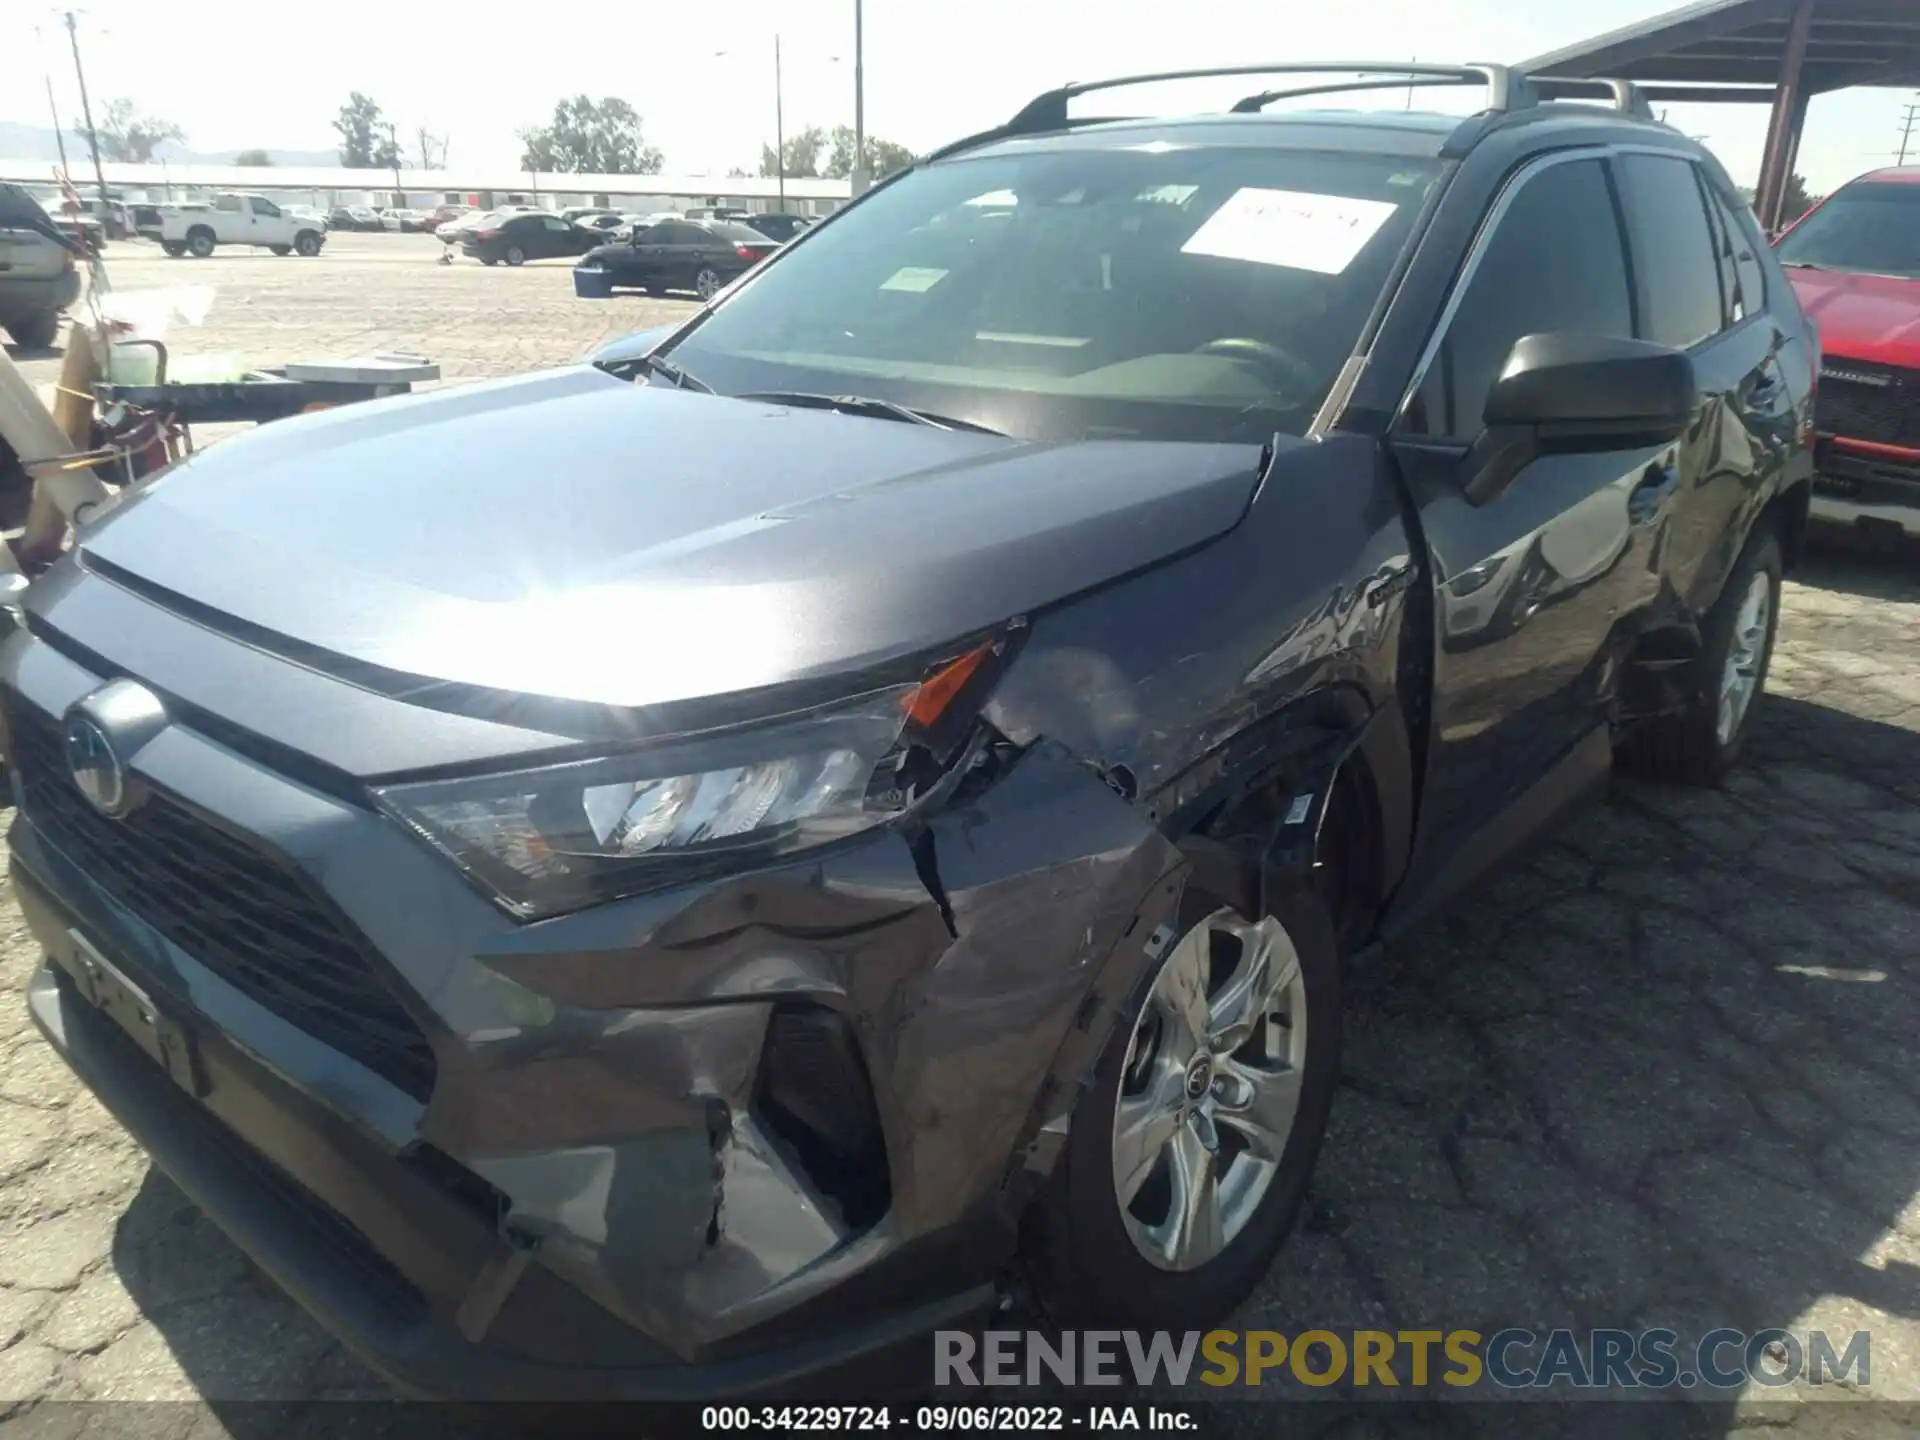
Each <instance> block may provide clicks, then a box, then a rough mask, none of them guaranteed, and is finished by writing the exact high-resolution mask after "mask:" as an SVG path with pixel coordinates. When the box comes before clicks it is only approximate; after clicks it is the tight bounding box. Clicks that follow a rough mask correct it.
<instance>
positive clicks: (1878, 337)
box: [1787, 270, 1920, 369]
mask: <svg viewBox="0 0 1920 1440" xmlns="http://www.w3.org/2000/svg"><path fill="white" fill-rule="evenodd" d="M1787 278H1788V279H1790V280H1791V281H1792V282H1793V289H1794V293H1795V294H1797V295H1798V296H1799V297H1800V308H1801V309H1803V310H1805V311H1806V312H1807V318H1808V319H1810V320H1812V321H1813V323H1814V324H1815V325H1816V326H1817V327H1818V328H1819V331H1820V349H1821V352H1822V353H1823V354H1824V355H1826V356H1828V357H1829V358H1835V359H1838V358H1843V357H1844V358H1846V359H1849V360H1866V361H1870V362H1873V363H1875V364H1880V365H1900V366H1905V367H1908V368H1910V369H1911V368H1920V280H1902V279H1899V278H1896V277H1894V276H1890V275H1851V274H1847V273H1846V272H1844V271H1840V270H1789V271H1787Z"/></svg>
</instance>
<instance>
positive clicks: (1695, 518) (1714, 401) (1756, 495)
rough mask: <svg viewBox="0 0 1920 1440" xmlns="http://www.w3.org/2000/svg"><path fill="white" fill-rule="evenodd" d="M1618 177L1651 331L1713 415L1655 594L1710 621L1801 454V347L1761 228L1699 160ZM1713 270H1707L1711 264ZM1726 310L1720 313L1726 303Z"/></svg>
mask: <svg viewBox="0 0 1920 1440" xmlns="http://www.w3.org/2000/svg"><path fill="white" fill-rule="evenodd" d="M1614 165H1615V171H1616V174H1617V176H1618V179H1619V184H1620V187H1621V196H1622V199H1623V200H1624V201H1625V202H1626V204H1627V216H1628V227H1627V233H1628V240H1629V243H1630V245H1631V247H1632V255H1633V265H1634V274H1635V277H1636V279H1637V280H1638V281H1639V283H1640V285H1641V287H1642V291H1643V296H1642V303H1641V306H1640V314H1641V324H1642V331H1643V333H1644V334H1645V335H1646V337H1647V338H1648V339H1653V340H1659V341H1661V342H1662V343H1665V344H1671V345H1674V346H1677V347H1679V348H1682V349H1686V350H1688V351H1690V352H1691V353H1692V355H1693V361H1694V373H1695V375H1696V376H1697V377H1698V379H1699V381H1700V388H1701V393H1702V397H1703V401H1704V403H1703V405H1702V409H1701V416H1700V426H1699V434H1698V435H1697V436H1690V437H1689V439H1688V444H1687V447H1686V449H1685V450H1684V452H1683V456H1682V466H1681V469H1682V472H1683V475H1684V477H1685V484H1684V486H1683V488H1682V489H1681V490H1680V492H1679V493H1678V494H1677V495H1676V496H1675V497H1674V515H1673V522H1672V537H1673V543H1672V544H1671V545H1670V546H1668V547H1667V549H1666V551H1665V553H1664V556H1663V560H1664V563H1663V565H1662V567H1661V570H1660V572H1659V573H1658V575H1656V576H1652V577H1649V583H1650V584H1658V585H1663V586H1670V587H1671V590H1672V593H1673V594H1674V596H1675V597H1676V598H1677V599H1678V600H1679V601H1680V602H1681V604H1682V605H1683V606H1684V607H1685V610H1686V612H1687V613H1689V614H1690V615H1691V616H1693V617H1699V616H1702V615H1704V613H1705V612H1706V611H1707V610H1708V609H1709V608H1711V607H1712V605H1713V603H1714V602H1715V600H1716V599H1718V598H1719V595H1720V591H1721V587H1722V585H1723V584H1724V583H1725V580H1726V576H1727V573H1728V571H1729V570H1731V569H1732V567H1733V563H1734V561H1735V560H1736V559H1737V558H1738V557H1737V554H1736V553H1735V552H1736V548H1737V547H1738V545H1739V544H1740V543H1741V540H1742V538H1743V537H1744V536H1745V534H1746V531H1747V525H1746V524H1745V523H1744V518H1743V517H1750V516H1751V515H1752V513H1753V512H1754V511H1756V510H1757V509H1758V508H1759V507H1760V506H1761V505H1763V504H1764V503H1765V502H1766V499H1767V497H1768V496H1770V495H1771V494H1772V493H1773V490H1774V488H1775V487H1776V486H1777V485H1778V484H1779V483H1780V480H1781V477H1782V472H1783V471H1784V470H1785V468H1786V465H1787V463H1788V457H1789V455H1790V454H1791V453H1792V452H1793V450H1794V447H1795V446H1796V444H1797V443H1798V436H1797V433H1796V424H1795V419H1796V417H1795V413H1794V393H1795V390H1796V388H1802V387H1798V386H1796V383H1795V381H1794V378H1793V377H1792V376H1790V374H1789V371H1790V370H1793V371H1798V370H1803V369H1805V368H1806V366H1805V362H1804V361H1803V360H1800V361H1799V363H1798V364H1796V361H1797V360H1798V357H1797V356H1795V355H1794V354H1792V353H1790V351H1791V349H1792V347H1794V346H1796V345H1797V344H1799V341H1798V338H1797V337H1795V336H1793V335H1791V334H1789V333H1788V331H1787V330H1786V329H1784V328H1783V327H1782V326H1781V323H1780V317H1779V315H1778V314H1777V313H1776V312H1775V311H1774V309H1773V308H1772V307H1771V306H1770V305H1769V304H1768V298H1769V297H1768V293H1767V281H1766V274H1765V270H1764V268H1763V266H1762V265H1761V263H1760V258H1759V251H1760V249H1761V248H1762V245H1761V241H1760V239H1759V227H1758V226H1757V225H1755V224H1754V223H1753V222H1752V221H1751V220H1750V219H1749V220H1747V221H1745V222H1744V223H1743V222H1742V221H1741V220H1740V218H1739V217H1738V214H1737V212H1736V208H1735V207H1736V206H1738V208H1739V209H1745V206H1744V204H1743V203H1741V202H1738V201H1737V200H1734V201H1730V200H1729V199H1728V198H1727V197H1726V196H1725V195H1723V193H1722V192H1721V190H1720V188H1719V186H1718V185H1717V184H1716V182H1715V181H1714V178H1713V177H1712V176H1711V175H1709V174H1708V173H1707V172H1706V171H1705V170H1703V169H1702V168H1701V167H1700V166H1699V165H1697V164H1695V163H1694V162H1693V161H1692V160H1691V159H1690V158H1688V157H1684V156H1679V155H1653V154H1627V155H1622V156H1620V157H1618V158H1617V159H1616V160H1615V162H1614ZM1709 258H1710V259H1711V260H1712V261H1713V263H1712V264H1708V263H1707V261H1708V259H1709ZM1716 302H1717V303H1716Z"/></svg>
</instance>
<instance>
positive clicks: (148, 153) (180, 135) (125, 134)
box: [96, 99, 186, 165]
mask: <svg viewBox="0 0 1920 1440" xmlns="http://www.w3.org/2000/svg"><path fill="white" fill-rule="evenodd" d="M96 133H97V134H98V135H99V137H100V158H101V159H102V160H120V161H125V162H127V163H129V164H133V165H145V164H148V163H150V162H151V161H152V160H153V152H154V151H155V150H157V149H159V148H160V147H161V146H162V145H164V144H166V143H167V142H168V141H169V140H184V139H186V131H184V130H182V129H181V128H180V127H179V126H178V125H175V124H174V123H173V122H172V121H171V120H154V119H151V118H148V117H143V116H141V115H140V114H139V113H138V112H136V111H135V110H134V108H133V101H131V100H125V99H121V100H109V101H108V102H107V109H106V113H105V115H104V116H103V117H102V119H101V121H100V125H99V127H98V129H97V131H96Z"/></svg>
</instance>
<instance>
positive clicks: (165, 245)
mask: <svg viewBox="0 0 1920 1440" xmlns="http://www.w3.org/2000/svg"><path fill="white" fill-rule="evenodd" d="M160 248H161V249H162V250H164V251H166V252H167V254H168V255H169V256H171V257H172V258H173V259H175V260H178V259H179V258H180V257H181V256H182V255H184V254H186V253H187V244H186V242H185V241H184V240H162V241H161V242H160Z"/></svg>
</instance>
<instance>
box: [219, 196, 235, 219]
mask: <svg viewBox="0 0 1920 1440" xmlns="http://www.w3.org/2000/svg"><path fill="white" fill-rule="evenodd" d="M213 208H214V209H216V210H218V211H220V212H221V213H222V214H226V215H238V214H239V213H240V197H239V196H238V195H221V196H219V197H217V198H216V199H215V200H214V202H213Z"/></svg>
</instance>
